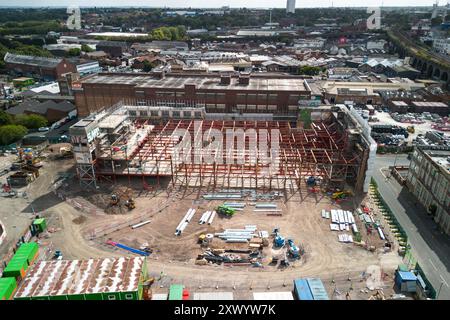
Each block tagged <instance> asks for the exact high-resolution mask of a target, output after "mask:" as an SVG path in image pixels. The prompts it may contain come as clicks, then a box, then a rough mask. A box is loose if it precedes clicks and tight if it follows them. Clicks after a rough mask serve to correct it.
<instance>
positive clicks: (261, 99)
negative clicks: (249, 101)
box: [258, 93, 267, 102]
mask: <svg viewBox="0 0 450 320" xmlns="http://www.w3.org/2000/svg"><path fill="white" fill-rule="evenodd" d="M266 100H267V94H261V93H260V94H258V101H259V102H266Z"/></svg>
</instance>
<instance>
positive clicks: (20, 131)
mask: <svg viewBox="0 0 450 320" xmlns="http://www.w3.org/2000/svg"><path fill="white" fill-rule="evenodd" d="M27 132H28V130H27V128H25V127H24V126H20V125H14V124H8V125H6V126H1V127H0V144H2V145H8V144H11V143H13V142H16V141H17V140H20V139H22V138H23V137H24V136H25V135H26V134H27Z"/></svg>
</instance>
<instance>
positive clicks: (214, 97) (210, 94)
mask: <svg viewBox="0 0 450 320" xmlns="http://www.w3.org/2000/svg"><path fill="white" fill-rule="evenodd" d="M206 99H208V100H215V99H216V94H215V93H207V94H206Z"/></svg>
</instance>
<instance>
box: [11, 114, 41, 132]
mask: <svg viewBox="0 0 450 320" xmlns="http://www.w3.org/2000/svg"><path fill="white" fill-rule="evenodd" d="M15 122H16V124H18V125H22V126H24V127H26V128H28V129H39V128H41V127H45V126H46V125H47V123H48V121H47V119H45V118H44V117H43V116H40V115H38V114H29V115H28V114H20V115H17V116H16V118H15Z"/></svg>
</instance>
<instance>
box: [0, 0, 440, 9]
mask: <svg viewBox="0 0 450 320" xmlns="http://www.w3.org/2000/svg"><path fill="white" fill-rule="evenodd" d="M435 1H436V0H363V1H361V0H297V1H296V7H297V8H305V7H309V8H310V7H331V4H332V3H333V5H334V6H335V7H362V6H366V7H374V6H381V5H384V6H387V7H388V6H405V7H406V6H431V5H433V3H435ZM439 3H440V5H444V4H446V3H447V0H440V1H439ZM69 5H78V6H82V7H83V6H86V7H93V6H111V7H117V6H148V7H164V6H167V7H180V8H181V7H192V8H207V7H209V8H211V7H213V8H218V7H221V6H226V5H228V6H230V7H243V6H245V7H247V8H270V7H271V8H284V7H286V0H245V1H242V0H209V1H204V0H125V1H124V0H15V1H11V0H0V6H35V7H42V6H57V7H61V6H69Z"/></svg>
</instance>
